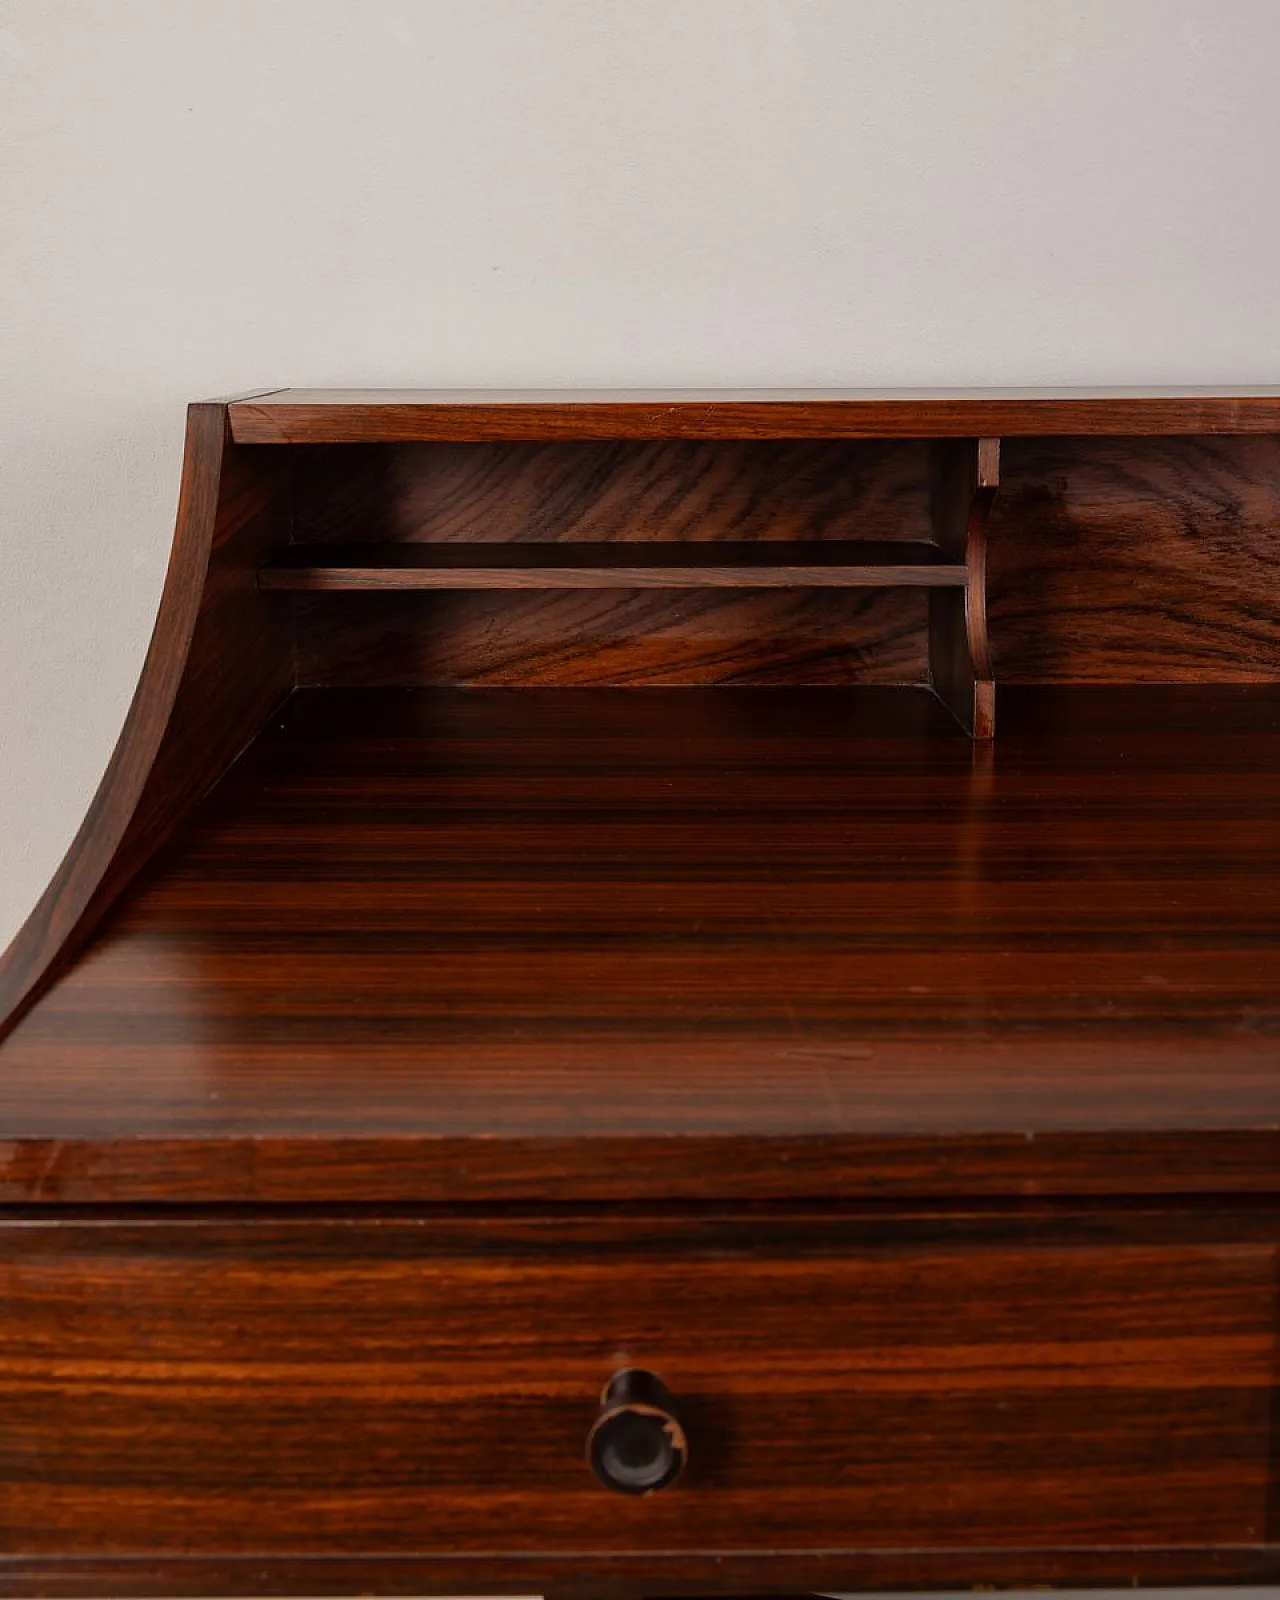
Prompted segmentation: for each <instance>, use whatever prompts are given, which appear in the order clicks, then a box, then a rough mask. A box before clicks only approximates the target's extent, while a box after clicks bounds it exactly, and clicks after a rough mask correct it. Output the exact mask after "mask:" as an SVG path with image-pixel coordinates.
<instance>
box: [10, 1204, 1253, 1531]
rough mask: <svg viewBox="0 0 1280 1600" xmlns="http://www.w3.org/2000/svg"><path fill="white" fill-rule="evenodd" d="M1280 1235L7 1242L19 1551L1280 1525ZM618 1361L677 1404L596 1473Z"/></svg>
mask: <svg viewBox="0 0 1280 1600" xmlns="http://www.w3.org/2000/svg"><path fill="white" fill-rule="evenodd" d="M1275 1309H1276V1286H1275V1251H1274V1244H1273V1238H1272V1224H1271V1223H1270V1221H1269V1220H1268V1219H1267V1218H1265V1217H1263V1218H1255V1219H1250V1218H1249V1217H1245V1216H1227V1215H1222V1214H1218V1215H1214V1214H1206V1213H1203V1212H1194V1211H1181V1212H1178V1211H1169V1212H1158V1211H1150V1212H1145V1213H1139V1212H1129V1213H1123V1214H1121V1213H1119V1212H1117V1213H1102V1212H1078V1211H1077V1212H1074V1213H1071V1214H1065V1213H1056V1214H1055V1213H1046V1212H1040V1213H1035V1212H1012V1213H1001V1212H996V1211H992V1212H989V1213H986V1214H974V1213H969V1214H966V1215H963V1216H958V1215H940V1214H931V1215H924V1214H921V1215H901V1214H900V1215H895V1216H892V1217H889V1216H883V1217H875V1216H867V1215H865V1214H864V1215H862V1216H860V1217H856V1218H843V1219H839V1218H838V1219H835V1220H831V1219H827V1220H823V1219H818V1218H804V1217H795V1216H792V1217H789V1218H784V1219H781V1220H779V1219H778V1218H776V1217H770V1218H766V1217H763V1216H736V1217H719V1218H710V1219H708V1218H705V1217H704V1218H701V1219H689V1218H683V1219H672V1218H656V1219H655V1218H635V1217H629V1218H623V1219H619V1218H616V1217H615V1218H614V1219H612V1220H609V1221H607V1222H606V1221H592V1220H588V1219H581V1218H564V1217H542V1218H539V1219H535V1220H529V1219H514V1220H513V1219H512V1218H510V1217H508V1218H503V1219H496V1220H476V1219H469V1218H454V1219H444V1220H440V1219H425V1218H410V1219H405V1218H386V1217H384V1218H368V1217H364V1218H361V1217H358V1216H352V1217H350V1218H340V1217H339V1218H327V1219H326V1218H316V1217H306V1218H303V1219H301V1220H299V1219H294V1220H271V1219H267V1218H263V1219H258V1220H234V1221H228V1220H207V1219H187V1220H159V1221H120V1220H107V1219H104V1220H101V1221H57V1220H31V1221H19V1222H10V1223H8V1224H6V1225H4V1226H3V1227H2V1228H0V1540H2V1542H3V1554H4V1555H5V1556H6V1557H12V1556H16V1555H26V1556H37V1557H38V1556H51V1555H63V1556H72V1555H82V1556H93V1555H98V1556H104V1555H129V1554H136V1553H139V1552H146V1553H150V1554H151V1555H164V1554H175V1555H177V1554H202V1553H203V1554H206V1555H216V1554H225V1555H234V1554H237V1553H244V1552H251V1553H255V1554H261V1555H263V1556H270V1555H272V1554H279V1553H281V1552H292V1553H295V1554H297V1555H301V1556H306V1555H312V1556H320V1555H335V1556H336V1555H345V1554H352V1553H356V1552H366V1553H368V1552H376V1553H380V1554H383V1555H388V1556H390V1555H397V1554H405V1553H412V1552H418V1553H431V1552H449V1553H452V1554H455V1555H456V1554H457V1553H459V1552H467V1551H472V1550H475V1551H487V1552H491V1553H494V1554H498V1555H501V1554H502V1553H504V1552H506V1553H510V1552H550V1553H555V1552H569V1551H573V1552H577V1553H579V1555H580V1554H581V1553H583V1552H592V1551H598V1552H601V1553H602V1554H603V1553H606V1552H612V1553H617V1552H628V1551H664V1550H665V1551H701V1552H707V1551H716V1550H719V1551H788V1550H805V1549H809V1550H826V1551H832V1550H840V1549H850V1550H852V1549H862V1550H876V1549H887V1550H888V1549H898V1550H903V1549H907V1548H920V1547H925V1546H928V1547H931V1548H934V1549H943V1548H946V1549H978V1548H981V1547H984V1546H986V1547H993V1546H1002V1547H1005V1548H1011V1547H1023V1548H1029V1547H1040V1548H1050V1547H1057V1548H1065V1547H1079V1546H1094V1547H1102V1546H1109V1547H1115V1546H1129V1545H1132V1546H1147V1547H1153V1546H1164V1547H1168V1546H1174V1545H1176V1546H1190V1545H1199V1546H1208V1545H1241V1544H1256V1543H1260V1542H1262V1541H1264V1540H1265V1539H1266V1537H1267V1527H1266V1511H1267V1481H1268V1465H1269V1461H1268V1458H1269V1446H1270V1434H1271V1407H1272V1383H1273V1367H1274V1361H1275V1354H1276V1352H1275ZM627 1363H637V1364H641V1365H643V1366H646V1367H650V1368H652V1369H653V1370H655V1371H656V1372H658V1373H660V1374H661V1375H662V1377H663V1378H664V1379H665V1380H666V1381H667V1383H668V1384H669V1385H670V1388H671V1389H672V1391H673V1392H674V1393H675V1395H676V1396H677V1397H678V1398H679V1400H680V1402H681V1403H682V1406H683V1419H684V1422H685V1425H686V1428H687V1433H688V1438H689V1464H688V1468H687V1471H686V1472H685V1474H684V1476H683V1477H682V1478H681V1479H680V1480H679V1481H678V1482H677V1483H675V1484H674V1485H672V1486H671V1487H670V1488H668V1489H665V1490H663V1491H662V1492H660V1493H658V1494H655V1495H652V1496H650V1497H647V1498H643V1499H628V1498H626V1497H624V1496H620V1495H616V1494H610V1493H609V1492H608V1491H606V1490H605V1489H604V1488H602V1487H601V1486H600V1485H599V1484H597V1482H596V1481H595V1480H594V1479H593V1477H592V1476H591V1474H590V1472H589V1471H588V1469H587V1467H586V1465H585V1464H584V1446H585V1440H586V1436H587V1432H588V1429H589V1427H590V1425H591V1423H592V1420H593V1417H594V1415H595V1410H596V1404H597V1400H598V1397H599V1393H600V1390H601V1387H602V1385H603V1384H604V1382H605V1381H606V1379H607V1378H608V1377H609V1376H610V1374H611V1373H612V1372H613V1371H614V1370H615V1369H616V1368H618V1367H620V1366H622V1365H624V1364H627Z"/></svg>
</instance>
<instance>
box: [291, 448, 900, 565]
mask: <svg viewBox="0 0 1280 1600" xmlns="http://www.w3.org/2000/svg"><path fill="white" fill-rule="evenodd" d="M290 456H291V459H292V460H293V461H294V462H295V474H296V479H295V501H294V537H295V538H296V539H297V540H298V541H299V542H300V543H306V544H312V543H324V542H327V541H334V542H337V543H346V542H349V541H351V540H353V539H363V540H370V541H373V542H376V543H382V542H390V543H414V542H424V541H444V542H451V541H456V542H461V543H466V544H479V543H485V542H489V543H499V544H506V543H523V542H532V543H536V544H543V543H548V542H551V541H554V540H564V541H565V542H567V543H571V544H578V543H584V542H601V541H610V540H615V539H618V540H628V541H633V542H641V543H649V542H661V543H663V544H671V543H681V542H683V541H686V540H728V541H732V542H734V543H738V544H742V543H750V542H752V541H754V540H768V541H776V540H781V539H795V540H819V539H835V540H842V539H856V538H865V539H914V540H917V541H918V540H924V539H928V538H929V537H931V535H930V529H929V484H930V456H929V447H928V445H927V444H925V443H923V442H919V441H913V440H897V441H884V440H864V441H858V442H853V441H849V440H843V439H840V440H826V441H824V440H810V441H781V440H767V439H766V440H753V441H750V442H746V443H743V442H736V441H733V440H725V441H717V442H715V443H711V444H708V443H696V442H689V441H684V440H673V439H663V440H656V441H652V442H647V443H646V442H635V441H621V442H612V443H573V442H569V443H554V444H548V443H542V444H538V443H523V444H522V443H515V444H510V443H489V444H475V443H470V444H451V443H447V442H442V443H438V444H430V445H421V444H418V445H413V444H409V445H365V446H359V445H355V446H352V445H342V446H336V447H334V446H313V447H310V448H307V449H298V450H294V451H291V452H290Z"/></svg>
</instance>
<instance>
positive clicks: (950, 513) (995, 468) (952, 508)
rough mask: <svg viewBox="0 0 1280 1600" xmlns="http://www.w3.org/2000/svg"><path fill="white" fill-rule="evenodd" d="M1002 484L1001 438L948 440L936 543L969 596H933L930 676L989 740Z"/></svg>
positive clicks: (941, 465) (941, 450)
mask: <svg viewBox="0 0 1280 1600" xmlns="http://www.w3.org/2000/svg"><path fill="white" fill-rule="evenodd" d="M999 485H1000V441H999V439H965V440H961V441H958V442H953V441H951V440H946V441H943V442H942V443H940V444H939V446H938V456H937V461H936V464H935V477H934V493H933V501H932V511H933V530H934V538H935V539H936V540H937V542H938V543H939V544H940V545H941V546H942V548H943V549H944V550H945V551H946V552H947V553H948V555H950V556H952V557H953V558H954V559H956V560H959V561H963V562H964V564H965V569H966V581H965V586H964V588H963V589H935V590H933V591H932V592H931V593H930V595H929V675H930V680H931V681H932V683H933V687H934V690H935V691H936V693H937V694H938V696H939V698H940V699H941V700H943V701H944V702H945V703H946V705H947V707H948V708H949V710H950V711H951V712H952V714H953V715H954V716H955V718H956V719H957V721H958V722H959V723H960V725H961V726H962V727H963V728H964V729H965V731H966V732H967V733H969V734H972V736H973V737H974V738H975V739H990V738H992V737H994V735H995V730H996V686H995V679H994V677H993V676H992V670H991V641H990V638H989V636H988V633H987V523H988V521H989V519H990V516H991V508H992V506H993V504H994V503H995V497H996V490H997V489H998V488H999Z"/></svg>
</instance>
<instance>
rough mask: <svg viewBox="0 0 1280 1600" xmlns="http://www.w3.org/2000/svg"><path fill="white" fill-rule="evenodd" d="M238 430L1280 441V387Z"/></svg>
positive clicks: (410, 400)
mask: <svg viewBox="0 0 1280 1600" xmlns="http://www.w3.org/2000/svg"><path fill="white" fill-rule="evenodd" d="M231 427H232V432H233V435H234V437H235V438H236V439H237V440H238V441H240V442H241V443H245V444H323V443H332V444H339V443H341V444H356V443H362V442H364V443H367V442H372V441H382V442H394V441H397V440H400V441H414V440H430V439H476V440H483V439H530V438H540V439H549V438H561V439H677V438H679V439H753V438H772V439H786V438H819V439H821V438H872V439H886V438H900V437H906V438H916V439H921V438H922V439H934V438H977V437H979V436H983V435H990V436H1000V435H1005V436H1011V437H1012V436H1017V435H1050V434H1099V435H1135V434H1212V433H1277V432H1280V388H1277V387H1274V386H1270V387H1255V388H1238V389H1218V388H1199V389H1197V388H1190V389H1092V390H1091V389H1004V390H1001V389H792V390H786V389H782V390H779V389H772V390H770V389H755V390H752V389H746V390H732V389H720V390H716V389H710V390H696V389H658V390H608V389H604V390H555V389H550V390H506V391H504V390H484V389H472V390H466V389H457V390H430V389H420V390H413V389H403V390H395V389H372V390H370V389H366V390H360V389H350V390H340V389H329V390H326V389H286V390H280V391H278V392H277V393H275V394H273V395H271V396H269V397H268V398H266V399H263V400H249V401H244V402H242V403H240V404H238V405H234V406H232V408H231Z"/></svg>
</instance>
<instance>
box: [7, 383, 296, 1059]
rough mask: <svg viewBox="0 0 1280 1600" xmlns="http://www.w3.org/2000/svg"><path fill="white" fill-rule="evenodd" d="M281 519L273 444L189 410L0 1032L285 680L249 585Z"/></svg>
mask: <svg viewBox="0 0 1280 1600" xmlns="http://www.w3.org/2000/svg"><path fill="white" fill-rule="evenodd" d="M286 519H287V472H286V467H285V461H284V455H283V452H281V451H278V450H273V449H266V450H263V449H251V448H247V447H244V446H239V445H235V444H233V443H232V441H231V435H230V429H229V427H228V422H227V406H226V405H225V404H222V403H215V402H211V403H205V404H198V405H193V406H191V407H190V408H189V409H188V412H187V434H186V452H185V456H184V460H183V467H182V488H181V493H180V496H179V500H178V514H177V525H176V529H175V532H174V541H173V551H172V554H171V556H170V560H169V570H168V573H167V574H166V577H165V583H164V590H163V593H162V595H161V599H160V609H159V612H158V614H157V617H156V624H155V629H154V631H153V633H152V637H151V645H150V648H149V649H148V651H147V657H146V661H145V663H144V665H143V668H142V675H141V677H140V679H139V681H138V688H137V691H136V693H135V695H134V699H133V704H132V706H131V707H130V709H129V715H128V717H127V719H126V721H125V725H124V729H123V732H122V733H121V735H120V738H119V741H118V742H117V744H116V747H115V751H114V753H113V754H112V757H111V761H110V763H109V765H108V767H107V771H106V774H105V776H104V777H103V780H102V782H101V784H100V785H99V787H98V792H97V793H96V795H95V796H94V798H93V801H92V804H91V805H90V807H89V811H88V814H87V815H86V817H85V820H84V822H83V823H82V824H81V827H80V831H79V832H78V833H77V835H76V837H75V840H74V841H73V843H72V845H71V848H70V849H69V850H68V851H67V854H66V855H65V857H64V858H63V860H62V864H61V865H60V866H59V868H58V870H57V872H56V873H55V874H54V877H53V880H52V882H51V883H50V884H49V887H48V889H46V891H45V893H44V895H43V896H42V897H41V899H40V901H39V903H38V904H37V905H36V908H35V910H34V911H33V912H32V913H31V915H30V917H29V918H28V919H27V921H26V923H25V924H24V925H23V927H22V928H21V929H20V931H19V932H18V934H17V936H16V938H15V939H14V941H13V943H12V944H11V945H10V946H9V948H8V950H7V951H5V953H4V955H3V956H0V1037H3V1035H4V1034H5V1033H6V1032H7V1031H8V1030H9V1028H10V1027H12V1025H13V1024H14V1023H15V1022H16V1021H17V1020H18V1017H19V1016H20V1015H21V1014H22V1013H23V1012H24V1011H25V1009H26V1008H27V1006H28V1005H29V1004H30V1003H31V1002H32V1001H33V1000H34V999H35V998H36V997H37V996H38V995H39V994H40V993H41V992H42V990H43V989H44V988H45V987H46V986H47V985H48V983H49V982H50V981H52V979H53V978H54V977H55V976H56V975H57V973H58V972H59V971H60V970H61V968H62V967H63V965H65V963H66V961H67V960H68V959H69V958H70V957H71V956H73V955H74V954H75V953H76V952H77V951H78V950H79V949H80V947H81V946H82V945H83V943H84V940H85V939H86V938H87V936H88V935H89V934H90V933H91V931H92V930H93V928H94V927H95V925H96V924H97V922H98V921H99V919H100V918H101V916H102V914H103V913H104V911H106V909H107V908H108V907H109V906H110V904H111V902H112V901H113V900H114V899H115V898H116V896H117V895H118V894H119V893H120V891H121V890H122V889H123V888H124V887H125V885H126V884H127V883H128V882H129V880H130V879H131V878H132V877H133V876H134V874H135V873H136V872H137V871H138V869H139V868H140V867H141V866H142V864H143V863H144V862H145V861H146V860H147V859H148V857H149V856H151V855H152V853H153V852H154V851H155V850H156V849H157V848H158V847H159V846H160V845H161V844H162V843H163V842H164V840H165V839H166V838H167V837H168V835H169V834H170V833H171V832H172V830H173V828H174V827H175V825H176V824H177V823H178V822H179V821H180V820H181V819H182V817H183V816H184V815H185V814H186V813H187V812H188V811H189V810H190V809H191V807H192V806H193V805H194V804H195V802H196V801H197V800H199V799H200V798H201V797H202V796H203V795H204V794H205V793H206V792H207V791H208V790H209V789H210V787H211V786H212V785H213V784H214V783H216V782H217V780H218V779H219V778H220V777H221V776H222V774H223V773H224V772H225V771H226V769H227V767H228V766H229V765H230V764H231V762H232V761H233V760H234V759H235V758H236V756H237V755H238V754H239V753H240V751H241V750H242V749H243V748H244V747H245V745H246V744H247V743H248V742H249V740H250V739H252V737H253V736H254V734H255V733H256V732H257V731H258V730H259V728H260V727H261V726H262V724H263V722H264V721H265V720H266V718H267V717H268V716H269V715H270V714H271V712H272V710H273V709H274V707H275V706H276V705H277V704H278V703H279V702H280V700H281V699H282V698H283V697H284V695H286V694H287V693H288V692H289V690H290V689H291V688H292V685H293V637H292V624H291V618H290V615H289V613H288V611H287V609H286V608H285V607H284V606H282V605H281V603H280V597H279V596H273V595H267V594H260V593H259V592H258V589H257V586H256V580H255V574H256V571H257V568H258V567H259V566H260V565H261V563H262V561H263V560H264V559H265V556H266V552H267V551H268V549H269V548H270V547H271V546H272V545H273V544H276V543H279V542H282V540H283V537H284V526H285V522H286Z"/></svg>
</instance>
